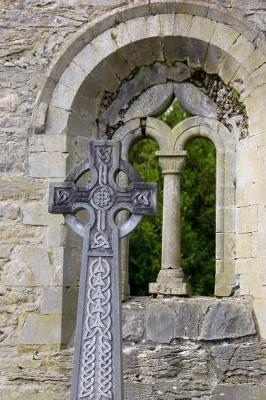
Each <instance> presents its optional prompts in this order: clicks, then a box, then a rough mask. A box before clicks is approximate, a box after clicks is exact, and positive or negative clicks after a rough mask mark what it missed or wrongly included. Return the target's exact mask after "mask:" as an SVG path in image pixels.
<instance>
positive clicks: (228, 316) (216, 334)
mask: <svg viewBox="0 0 266 400" xmlns="http://www.w3.org/2000/svg"><path fill="white" fill-rule="evenodd" d="M255 334H256V328H255V324H254V320H253V318H252V313H251V310H250V309H249V308H248V307H247V306H246V305H245V304H243V303H237V302H235V303H230V304H229V303H223V302H217V303H216V304H215V305H213V307H211V309H210V310H209V312H208V314H207V315H206V318H205V320H204V322H203V324H202V328H201V332H200V339H201V340H207V341H208V340H221V339H226V338H237V337H244V336H249V335H255Z"/></svg>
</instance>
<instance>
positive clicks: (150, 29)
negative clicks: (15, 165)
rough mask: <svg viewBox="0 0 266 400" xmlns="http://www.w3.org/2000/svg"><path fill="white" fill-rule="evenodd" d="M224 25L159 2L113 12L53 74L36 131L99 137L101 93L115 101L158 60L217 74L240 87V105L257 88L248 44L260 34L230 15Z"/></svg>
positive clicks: (210, 12)
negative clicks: (142, 68)
mask: <svg viewBox="0 0 266 400" xmlns="http://www.w3.org/2000/svg"><path fill="white" fill-rule="evenodd" d="M227 18H228V16H227ZM225 21H226V14H223V13H221V12H220V13H219V12H218V10H216V9H215V8H212V9H208V8H206V7H205V6H203V5H201V4H199V5H198V6H197V7H195V4H193V3H192V2H191V3H190V2H189V3H187V2H186V3H184V2H173V1H168V2H163V3H161V2H159V1H158V2H157V3H154V4H152V5H150V4H144V5H138V6H131V7H128V6H127V7H124V8H121V10H120V12H117V10H114V11H113V12H112V13H110V14H108V16H106V17H105V18H104V17H103V18H101V19H100V20H99V21H96V22H95V23H94V24H93V25H88V26H87V27H86V28H84V30H83V31H81V32H80V33H79V34H78V35H77V37H76V38H75V39H74V40H73V41H72V43H71V44H70V45H69V46H68V47H67V49H66V50H64V51H63V52H62V54H61V56H60V57H59V59H58V61H57V62H56V63H55V64H54V65H53V66H52V67H51V69H50V72H49V74H48V77H47V79H46V81H45V83H44V86H43V88H42V90H41V92H40V94H39V96H38V101H37V104H36V107H35V112H34V119H33V127H34V129H35V132H45V133H51V134H54V133H61V132H64V131H66V130H70V131H71V130H77V129H78V130H79V131H80V132H83V134H84V135H85V136H86V135H88V129H87V130H86V127H87V126H88V123H89V124H90V125H91V136H97V135H98V134H99V130H100V129H101V127H99V126H96V125H97V124H96V121H97V119H98V118H99V113H100V104H99V102H98V103H97V98H98V96H100V97H101V96H102V94H103V92H104V91H107V92H109V93H111V95H110V96H111V97H112V96H115V95H116V91H117V90H118V88H119V87H120V85H121V82H122V81H123V79H128V77H129V76H132V73H133V74H134V71H136V68H138V67H140V66H141V65H147V64H148V63H153V62H156V61H159V62H163V63H164V62H165V61H167V62H169V61H173V60H175V61H186V62H187V63H188V64H189V65H190V66H191V67H193V68H196V69H197V68H201V69H203V70H205V71H206V72H208V73H217V74H218V75H219V76H220V77H221V79H222V80H223V81H224V82H226V83H228V82H230V81H232V83H233V84H234V85H235V86H236V87H237V88H238V89H239V88H240V89H243V93H242V97H243V99H244V98H245V96H246V97H247V96H248V95H249V93H250V88H251V87H256V83H255V82H253V81H252V78H251V77H250V75H251V74H252V71H253V70H254V69H256V67H257V65H255V64H256V63H254V55H256V59H258V60H259V59H260V57H259V56H258V53H259V50H258V49H257V50H256V49H255V47H254V45H253V44H252V43H251V41H250V39H251V37H252V40H254V38H255V37H256V36H257V35H258V33H257V32H255V31H254V30H253V29H249V30H247V29H246V28H247V26H246V24H244V23H243V22H240V21H239V20H237V19H235V18H234V17H232V16H230V22H231V25H232V26H233V27H234V28H232V27H230V26H228V25H225V24H224V22H225ZM236 26H237V29H236V28H235V27H236ZM247 33H248V35H247ZM246 36H248V37H246ZM242 45H245V46H246V51H245V54H243V52H241V51H240V47H241V46H242ZM252 59H253V61H252ZM258 63H259V61H258ZM99 77H100V79H99ZM246 82H248V84H246ZM92 100H93V101H92ZM98 101H99V99H98ZM55 120H56V121H57V122H56V124H55V123H54V121H55Z"/></svg>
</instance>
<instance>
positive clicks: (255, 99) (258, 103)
mask: <svg viewBox="0 0 266 400" xmlns="http://www.w3.org/2000/svg"><path fill="white" fill-rule="evenodd" d="M265 96H266V85H262V86H261V87H258V88H257V89H255V90H254V92H252V94H251V95H250V96H248V97H247V98H246V99H245V100H244V104H245V107H246V109H247V113H248V116H250V115H252V114H253V113H255V114H256V115H257V116H258V114H259V113H260V112H261V113H263V111H264V107H263V106H264V103H263V99H265ZM260 122H261V120H260ZM253 134H254V133H253Z"/></svg>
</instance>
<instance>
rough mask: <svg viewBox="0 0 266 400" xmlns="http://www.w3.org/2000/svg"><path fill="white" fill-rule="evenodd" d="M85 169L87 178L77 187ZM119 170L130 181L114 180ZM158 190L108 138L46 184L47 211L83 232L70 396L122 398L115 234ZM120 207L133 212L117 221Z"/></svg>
mask: <svg viewBox="0 0 266 400" xmlns="http://www.w3.org/2000/svg"><path fill="white" fill-rule="evenodd" d="M88 171H90V175H91V176H90V180H89V181H88V182H87V184H85V186H84V187H80V186H79V185H78V184H77V183H78V180H79V179H80V178H82V177H84V176H85V174H86V173H87V172H88ZM121 171H122V172H123V173H124V174H126V175H127V176H128V178H129V179H130V181H131V184H130V185H128V186H119V185H118V183H117V179H116V178H117V176H118V173H119V172H121ZM156 195H157V187H156V184H154V183H145V182H143V181H142V180H141V178H140V177H139V175H138V174H137V173H136V172H135V171H134V169H133V168H132V166H131V165H130V164H129V163H128V162H126V161H124V160H122V159H121V144H120V142H115V141H109V140H94V141H91V142H90V144H89V157H88V159H86V160H84V161H83V162H81V163H79V164H77V165H76V166H75V167H74V168H73V169H72V170H71V171H70V173H69V175H68V176H67V177H66V180H65V181H64V182H63V183H51V185H50V196H49V211H50V212H51V213H57V214H61V213H62V214H64V215H65V217H66V222H67V224H68V225H69V226H70V227H71V228H72V229H73V230H74V231H75V232H76V233H78V234H79V235H80V236H82V237H83V249H82V261H81V275H80V292H79V305H78V315H77V326H76V337H75V358H74V368H73V375H72V387H71V400H81V399H82V400H107V399H109V400H123V384H122V344H121V343H122V339H121V338H122V333H121V330H122V328H121V293H120V287H121V282H120V281H121V279H120V275H121V272H120V257H119V238H121V237H124V236H126V235H127V234H128V233H130V232H131V231H132V230H133V229H134V228H135V227H136V226H137V224H138V223H139V222H140V220H141V218H142V216H143V215H145V214H146V215H148V214H154V213H155V212H156V205H157V196H156ZM82 209H84V210H86V211H87V212H88V213H89V216H90V219H89V222H88V223H86V224H85V225H83V224H82V223H81V222H80V221H79V219H78V218H77V216H76V213H77V212H78V211H79V210H82ZM121 210H127V211H129V212H130V213H131V216H130V218H129V219H128V220H127V221H126V222H125V223H124V224H122V226H121V227H118V226H117V224H116V222H115V218H116V215H117V214H118V213H119V211H121Z"/></svg>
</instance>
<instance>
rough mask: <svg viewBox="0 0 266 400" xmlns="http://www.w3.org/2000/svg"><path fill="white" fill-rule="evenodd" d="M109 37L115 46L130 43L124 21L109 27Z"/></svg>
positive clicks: (118, 46)
mask: <svg viewBox="0 0 266 400" xmlns="http://www.w3.org/2000/svg"><path fill="white" fill-rule="evenodd" d="M110 37H111V39H112V40H114V41H115V43H116V45H117V48H120V47H124V46H127V45H128V44H130V43H131V39H130V36H129V32H128V30H127V26H126V24H124V23H121V24H119V25H117V26H115V27H114V28H112V29H110Z"/></svg>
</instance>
